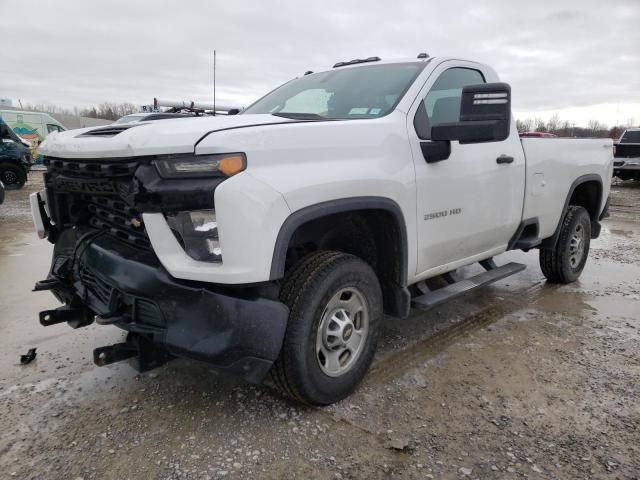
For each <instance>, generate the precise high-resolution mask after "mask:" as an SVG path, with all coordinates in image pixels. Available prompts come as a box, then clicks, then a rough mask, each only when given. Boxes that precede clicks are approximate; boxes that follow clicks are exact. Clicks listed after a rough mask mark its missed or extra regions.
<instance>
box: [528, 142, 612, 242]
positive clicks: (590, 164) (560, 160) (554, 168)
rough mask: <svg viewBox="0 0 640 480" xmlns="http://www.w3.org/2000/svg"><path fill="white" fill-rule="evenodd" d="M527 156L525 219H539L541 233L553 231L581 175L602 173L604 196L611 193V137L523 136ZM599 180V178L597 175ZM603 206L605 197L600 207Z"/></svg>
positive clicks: (545, 233)
mask: <svg viewBox="0 0 640 480" xmlns="http://www.w3.org/2000/svg"><path fill="white" fill-rule="evenodd" d="M521 142H522V148H523V150H524V154H525V157H526V160H527V162H526V186H525V196H524V208H523V215H522V218H523V220H527V219H533V218H537V219H538V225H539V237H540V238H541V239H544V238H547V237H550V236H551V235H553V233H554V231H555V229H556V227H557V225H558V222H559V221H560V216H561V215H562V212H563V207H564V204H565V203H566V200H567V197H568V195H569V192H570V191H571V186H572V185H573V184H574V182H575V181H576V180H578V179H580V178H583V177H586V176H592V177H593V178H594V180H596V179H597V176H599V177H600V178H601V179H602V181H601V183H602V184H603V185H602V188H603V194H602V197H601V198H603V199H606V198H607V197H608V196H609V188H610V184H611V181H610V180H611V177H612V174H613V142H612V140H610V139H604V138H603V139H600V138H598V139H595V138H594V139H575V138H522V139H521ZM597 181H600V179H597ZM603 208H604V201H603V202H602V205H601V206H600V210H601V211H602V209H603Z"/></svg>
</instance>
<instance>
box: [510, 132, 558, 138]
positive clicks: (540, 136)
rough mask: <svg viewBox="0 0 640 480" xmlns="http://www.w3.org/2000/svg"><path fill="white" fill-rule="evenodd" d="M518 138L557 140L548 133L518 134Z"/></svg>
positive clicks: (555, 136)
mask: <svg viewBox="0 0 640 480" xmlns="http://www.w3.org/2000/svg"><path fill="white" fill-rule="evenodd" d="M519 135H520V138H557V137H558V136H557V135H554V134H553V133H549V132H519Z"/></svg>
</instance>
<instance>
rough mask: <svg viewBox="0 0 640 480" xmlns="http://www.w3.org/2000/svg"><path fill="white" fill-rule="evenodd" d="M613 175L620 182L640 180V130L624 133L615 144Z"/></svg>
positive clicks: (630, 129)
mask: <svg viewBox="0 0 640 480" xmlns="http://www.w3.org/2000/svg"><path fill="white" fill-rule="evenodd" d="M615 149H616V153H615V158H614V161H613V175H614V176H616V177H618V178H619V179H620V180H631V179H635V180H639V179H640V128H629V129H627V130H625V131H624V133H623V134H622V136H621V137H620V140H619V141H618V143H616V144H615Z"/></svg>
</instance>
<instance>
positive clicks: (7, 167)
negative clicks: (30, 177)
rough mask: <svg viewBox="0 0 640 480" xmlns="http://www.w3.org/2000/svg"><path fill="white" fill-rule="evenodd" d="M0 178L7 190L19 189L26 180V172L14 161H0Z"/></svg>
mask: <svg viewBox="0 0 640 480" xmlns="http://www.w3.org/2000/svg"><path fill="white" fill-rule="evenodd" d="M0 180H1V181H2V183H4V187H5V188H6V189H7V190H19V189H21V188H22V187H23V186H24V184H25V182H26V181H27V174H26V172H25V171H24V168H22V167H21V166H19V165H16V164H15V163H9V162H2V163H0Z"/></svg>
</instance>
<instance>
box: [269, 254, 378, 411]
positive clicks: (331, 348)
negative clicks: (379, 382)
mask: <svg viewBox="0 0 640 480" xmlns="http://www.w3.org/2000/svg"><path fill="white" fill-rule="evenodd" d="M280 298H281V300H282V301H283V302H284V303H285V304H286V305H287V306H288V307H289V322H288V325H287V331H286V333H285V339H284V343H283V346H282V350H281V352H280V357H279V358H278V360H277V361H276V363H275V364H274V366H273V368H272V370H271V376H272V379H273V381H274V383H275V385H276V387H277V388H278V389H279V390H281V391H282V392H283V393H285V394H287V395H289V396H291V397H293V398H295V399H296V400H299V401H301V402H304V403H309V404H314V405H327V404H330V403H334V402H337V401H338V400H341V399H343V398H344V397H346V396H347V395H349V393H351V392H352V391H353V389H354V388H355V387H356V386H357V385H358V383H359V382H360V381H361V380H362V378H363V377H364V375H365V374H366V372H367V370H368V368H369V365H370V364H371V361H372V359H373V355H374V353H375V349H376V342H377V337H378V328H379V324H380V320H381V318H382V293H381V291H380V284H379V283H378V279H377V277H376V274H375V272H374V271H373V269H372V268H371V267H370V266H369V265H367V264H366V263H365V262H364V261H362V260H360V259H359V258H357V257H355V256H353V255H347V254H344V253H340V252H332V251H321V252H317V253H313V254H311V255H309V256H307V257H305V258H303V259H302V260H300V262H299V263H298V264H297V265H296V266H294V267H293V269H291V271H290V272H289V273H288V274H287V275H286V277H285V281H284V283H283V286H282V290H281V295H280Z"/></svg>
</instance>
